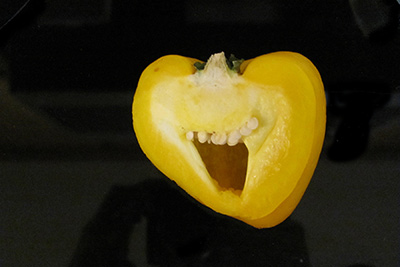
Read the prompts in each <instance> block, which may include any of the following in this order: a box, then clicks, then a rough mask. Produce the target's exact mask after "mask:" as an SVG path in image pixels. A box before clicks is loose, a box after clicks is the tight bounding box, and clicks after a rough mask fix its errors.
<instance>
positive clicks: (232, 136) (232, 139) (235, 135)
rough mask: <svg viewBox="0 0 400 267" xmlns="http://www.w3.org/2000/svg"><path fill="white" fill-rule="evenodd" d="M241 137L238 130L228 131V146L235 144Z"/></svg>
mask: <svg viewBox="0 0 400 267" xmlns="http://www.w3.org/2000/svg"><path fill="white" fill-rule="evenodd" d="M241 138H242V135H241V134H240V132H239V130H234V131H232V132H230V133H229V135H228V140H227V143H228V146H235V145H236V144H237V143H238V142H239V140H240V139H241Z"/></svg>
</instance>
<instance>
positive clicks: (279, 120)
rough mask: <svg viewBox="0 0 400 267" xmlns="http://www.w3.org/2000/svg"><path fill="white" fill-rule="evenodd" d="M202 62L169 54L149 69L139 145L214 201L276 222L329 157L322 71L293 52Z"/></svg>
mask: <svg viewBox="0 0 400 267" xmlns="http://www.w3.org/2000/svg"><path fill="white" fill-rule="evenodd" d="M196 62H200V61H199V60H197V59H193V58H187V57H182V56H178V55H168V56H164V57H162V58H160V59H158V60H156V61H155V62H153V63H152V64H150V65H149V66H148V67H147V68H146V69H145V70H144V71H143V73H142V75H141V77H140V80H139V83H138V86H137V89H136V92H135V96H134V101H133V105H132V115H133V127H134V130H135V133H136V137H137V140H138V142H139V145H140V146H141V148H142V150H143V152H144V153H145V154H146V156H147V157H148V158H149V159H150V161H151V162H152V163H153V164H154V165H155V166H156V167H157V168H158V169H159V170H160V171H161V172H163V173H164V174H165V175H166V176H167V177H169V178H170V179H171V180H173V181H175V182H176V183H177V184H178V185H179V186H180V187H181V188H183V189H184V190H185V191H186V192H187V193H188V194H189V195H191V196H192V197H193V198H195V199H196V200H198V201H199V202H201V203H203V204H204V205H206V206H207V207H209V208H211V209H213V210H214V211H216V212H218V213H221V214H224V215H228V216H231V217H233V218H236V219H239V220H241V221H243V222H245V223H247V224H249V225H252V226H254V227H256V228H267V227H273V226H275V225H277V224H279V223H281V222H282V221H284V220H285V219H286V218H287V217H288V216H289V215H290V214H291V213H292V212H293V210H294V209H295V208H296V206H297V205H298V203H299V202H300V200H301V198H302V196H303V194H304V192H305V190H306V188H307V186H308V184H309V182H310V180H311V177H312V175H313V173H314V170H315V167H316V165H317V162H318V159H319V155H320V152H321V149H322V144H323V140H324V136H325V123H326V103H325V94H324V86H323V83H322V80H321V77H320V74H319V72H318V70H317V69H316V68H315V66H314V65H313V64H312V63H311V62H310V61H309V60H308V59H307V58H305V57H304V56H302V55H300V54H298V53H293V52H275V53H270V54H266V55H262V56H259V57H256V58H254V59H250V60H246V61H244V62H241V61H234V60H233V61H227V60H226V58H225V55H224V54H223V53H218V54H214V55H212V56H211V57H210V59H209V60H208V61H207V63H205V65H204V64H203V65H201V64H200V65H201V67H199V66H200V65H199V63H196ZM195 64H197V65H196V66H197V68H196V67H195ZM203 67H204V68H203Z"/></svg>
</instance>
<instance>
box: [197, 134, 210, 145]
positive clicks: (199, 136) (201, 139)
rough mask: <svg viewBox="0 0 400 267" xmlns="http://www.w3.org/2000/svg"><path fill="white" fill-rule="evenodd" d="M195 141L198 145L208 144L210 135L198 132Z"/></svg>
mask: <svg viewBox="0 0 400 267" xmlns="http://www.w3.org/2000/svg"><path fill="white" fill-rule="evenodd" d="M197 139H198V140H199V142H200V143H202V144H203V143H205V142H207V141H208V142H210V134H209V133H207V132H204V131H201V132H198V134H197Z"/></svg>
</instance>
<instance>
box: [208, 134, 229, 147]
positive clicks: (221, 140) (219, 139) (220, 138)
mask: <svg viewBox="0 0 400 267" xmlns="http://www.w3.org/2000/svg"><path fill="white" fill-rule="evenodd" d="M226 139H227V137H226V134H225V133H213V134H212V135H211V142H212V143H213V144H215V145H225V144H226Z"/></svg>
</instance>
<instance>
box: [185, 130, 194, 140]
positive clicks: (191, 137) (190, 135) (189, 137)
mask: <svg viewBox="0 0 400 267" xmlns="http://www.w3.org/2000/svg"><path fill="white" fill-rule="evenodd" d="M193 137H194V133H193V132H192V131H189V132H187V133H186V139H187V140H189V141H193Z"/></svg>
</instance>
